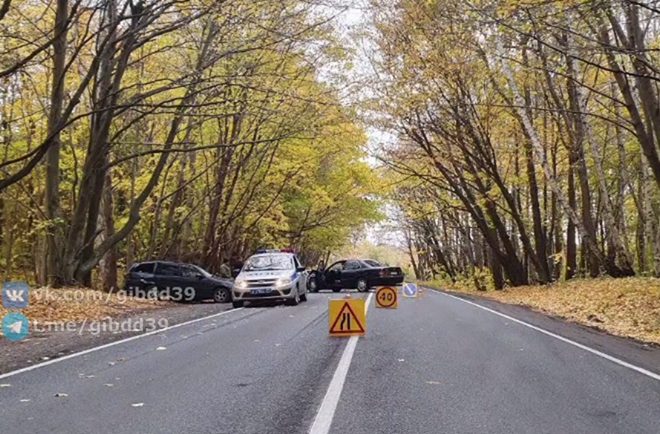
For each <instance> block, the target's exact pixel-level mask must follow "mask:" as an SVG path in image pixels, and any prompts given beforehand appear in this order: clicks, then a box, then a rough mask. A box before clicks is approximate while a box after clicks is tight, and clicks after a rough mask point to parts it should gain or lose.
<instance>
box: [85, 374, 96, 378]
mask: <svg viewBox="0 0 660 434" xmlns="http://www.w3.org/2000/svg"><path fill="white" fill-rule="evenodd" d="M94 377H96V375H85V376H84V377H82V378H94Z"/></svg>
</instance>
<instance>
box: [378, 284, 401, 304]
mask: <svg viewBox="0 0 660 434" xmlns="http://www.w3.org/2000/svg"><path fill="white" fill-rule="evenodd" d="M376 307H383V308H385V309H396V308H397V307H399V294H398V293H397V291H396V289H395V288H392V287H389V286H379V287H378V289H377V290H376Z"/></svg>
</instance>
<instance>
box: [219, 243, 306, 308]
mask: <svg viewBox="0 0 660 434" xmlns="http://www.w3.org/2000/svg"><path fill="white" fill-rule="evenodd" d="M306 291H307V271H306V269H305V267H303V266H302V265H301V264H300V261H299V260H298V258H297V257H296V255H295V254H294V252H293V251H292V250H289V249H281V250H259V251H257V253H256V254H254V255H252V256H250V258H249V259H248V260H247V261H245V263H244V264H243V268H242V269H241V272H240V273H239V274H238V276H236V280H235V281H234V286H233V288H232V295H233V297H232V304H233V306H234V307H235V308H238V307H242V306H243V305H244V303H245V302H246V301H251V302H258V301H267V300H268V301H277V300H283V301H284V302H285V303H286V304H288V305H290V306H296V305H297V304H298V303H300V302H301V301H307V295H306Z"/></svg>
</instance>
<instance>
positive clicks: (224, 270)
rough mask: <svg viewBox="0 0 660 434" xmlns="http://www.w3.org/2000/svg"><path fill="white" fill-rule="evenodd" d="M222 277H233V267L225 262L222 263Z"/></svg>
mask: <svg viewBox="0 0 660 434" xmlns="http://www.w3.org/2000/svg"><path fill="white" fill-rule="evenodd" d="M220 277H223V278H225V279H231V269H230V268H229V266H228V265H227V264H226V263H225V262H223V263H222V265H220Z"/></svg>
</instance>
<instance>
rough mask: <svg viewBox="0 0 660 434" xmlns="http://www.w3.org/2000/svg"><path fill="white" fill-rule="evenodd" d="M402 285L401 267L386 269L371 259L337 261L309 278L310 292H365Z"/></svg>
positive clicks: (385, 266) (386, 267)
mask: <svg viewBox="0 0 660 434" xmlns="http://www.w3.org/2000/svg"><path fill="white" fill-rule="evenodd" d="M401 283H403V270H402V269H401V267H388V266H387V265H383V264H381V263H380V262H378V261H374V260H373V259H347V260H343V261H337V262H335V263H334V264H332V265H331V266H330V267H328V268H327V269H326V270H323V271H315V272H313V273H312V275H311V276H310V277H309V280H308V287H309V290H310V291H311V292H317V291H319V290H321V289H331V290H333V291H334V292H339V291H341V290H342V289H357V290H358V291H360V292H367V291H369V288H371V287H374V286H388V285H399V284H401Z"/></svg>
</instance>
